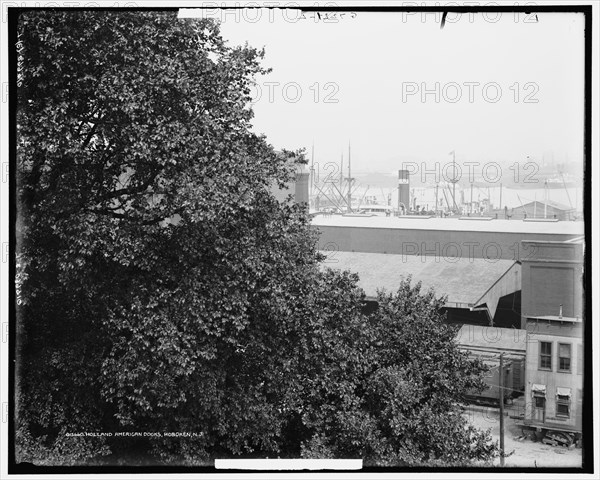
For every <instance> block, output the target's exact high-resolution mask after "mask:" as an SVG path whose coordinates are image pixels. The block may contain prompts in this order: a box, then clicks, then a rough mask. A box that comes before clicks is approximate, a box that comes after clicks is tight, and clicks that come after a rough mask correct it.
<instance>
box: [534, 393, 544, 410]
mask: <svg viewBox="0 0 600 480" xmlns="http://www.w3.org/2000/svg"><path fill="white" fill-rule="evenodd" d="M533 400H534V401H535V408H544V407H545V406H546V397H540V396H538V395H535V396H534V397H533Z"/></svg>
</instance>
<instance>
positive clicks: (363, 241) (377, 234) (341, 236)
mask: <svg viewBox="0 0 600 480" xmlns="http://www.w3.org/2000/svg"><path fill="white" fill-rule="evenodd" d="M415 221H420V220H415ZM318 229H319V230H320V231H321V236H320V239H319V249H321V250H331V249H336V250H340V251H345V252H371V253H394V254H400V255H402V254H404V255H427V256H437V257H440V258H444V257H448V258H456V257H458V258H488V259H491V260H494V259H498V258H499V259H503V260H522V259H523V258H524V257H528V256H530V255H531V252H530V251H529V250H527V248H528V245H522V244H521V241H522V240H523V238H524V237H525V238H527V239H528V240H537V241H565V240H569V239H571V238H574V237H575V236H576V235H575V234H562V233H554V234H549V233H528V234H523V233H519V232H465V231H448V230H422V229H399V228H372V227H342V226H323V225H320V226H319V227H318Z"/></svg>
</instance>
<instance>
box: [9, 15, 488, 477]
mask: <svg viewBox="0 0 600 480" xmlns="http://www.w3.org/2000/svg"><path fill="white" fill-rule="evenodd" d="M19 33H20V35H21V40H22V41H23V45H24V49H25V50H24V52H23V55H24V59H25V71H24V74H23V79H22V82H23V86H22V87H21V88H20V89H19V92H18V109H17V130H18V148H17V157H18V158H17V168H18V172H17V175H18V178H17V183H18V185H17V186H18V205H19V208H18V210H19V211H18V245H17V251H18V277H17V287H18V299H19V305H18V308H17V326H18V334H19V336H18V338H19V342H18V345H17V348H18V350H17V358H18V365H17V378H18V382H17V389H16V405H17V425H18V431H17V433H18V434H17V460H18V461H32V462H34V463H37V464H51V465H55V464H58V465H64V464H77V463H89V462H103V461H105V462H106V461H110V462H118V461H126V460H124V458H125V457H124V455H123V452H128V454H131V455H133V456H134V457H135V458H136V461H141V460H140V459H146V460H144V461H152V462H163V463H167V464H173V463H177V464H181V463H185V464H207V463H210V460H211V459H212V458H215V457H218V456H232V455H248V454H253V455H260V456H266V455H269V456H274V455H281V456H299V455H305V456H334V457H337V456H344V457H345V456H360V457H362V458H365V459H368V460H369V461H370V462H372V463H374V464H378V465H397V464H410V465H414V464H421V463H424V462H428V461H440V462H444V463H460V462H467V461H470V460H472V459H483V460H486V459H489V458H490V456H491V455H493V454H494V448H493V446H490V444H489V437H486V436H485V434H483V433H481V432H477V431H475V430H473V429H472V428H469V427H468V426H467V425H466V423H465V421H464V419H463V418H462V417H461V415H460V412H459V407H458V404H459V403H460V399H461V394H462V393H463V392H464V391H465V390H466V389H470V388H475V387H477V386H478V385H479V383H478V382H480V380H479V378H480V373H481V371H482V366H481V365H479V364H476V363H473V362H470V361H468V360H467V359H466V357H464V356H463V355H462V354H461V353H460V352H459V351H458V350H457V349H456V345H455V344H454V343H453V331H452V329H450V328H449V327H448V326H446V325H445V324H444V323H443V319H442V317H441V316H440V315H439V313H438V312H439V309H440V307H441V305H442V304H441V303H440V300H438V299H435V297H434V296H433V294H432V293H428V294H422V293H421V292H420V291H419V287H418V286H417V287H411V286H410V284H409V283H406V284H403V285H401V286H400V290H399V291H398V292H396V293H394V294H393V295H387V296H385V295H383V294H382V296H381V298H380V304H381V307H380V309H379V310H378V311H377V312H376V313H375V314H373V315H366V314H364V313H363V311H362V305H363V303H364V292H362V290H360V289H359V288H358V286H357V278H356V276H354V275H351V274H349V273H336V272H333V271H325V272H322V271H321V270H320V267H319V261H320V259H321V257H320V255H319V253H318V252H317V250H316V233H315V232H314V231H313V230H312V229H311V228H310V224H309V218H308V215H307V212H306V211H305V210H304V208H303V207H302V206H299V205H295V204H294V203H293V202H291V201H289V200H288V201H286V202H283V203H280V202H278V201H277V200H276V199H275V197H274V196H273V194H272V193H271V189H272V187H273V185H279V186H283V185H284V184H285V183H286V182H289V181H290V180H291V179H292V178H293V175H294V164H295V163H298V162H302V161H304V160H303V157H302V154H301V153H292V152H288V151H283V152H276V151H274V149H273V148H272V147H271V146H270V145H269V144H268V143H267V142H266V139H265V138H264V137H263V136H260V135H256V134H254V133H252V132H251V119H252V111H251V109H250V108H249V107H248V105H249V103H250V86H251V82H252V81H253V79H254V78H255V76H257V75H260V74H264V73H267V70H265V69H264V68H263V67H262V66H261V64H260V62H261V59H262V57H263V52H261V51H258V50H256V49H253V48H251V47H248V46H245V47H235V48H234V47H230V46H228V45H227V44H226V43H225V42H224V41H223V39H222V38H221V37H220V34H219V28H218V24H216V23H215V22H212V21H209V20H178V19H176V18H175V14H173V13H156V12H109V11H95V12H94V11H71V12H69V11H36V12H27V13H24V14H22V15H21V17H20V18H19ZM124 431H130V432H192V433H194V434H195V436H194V437H191V438H183V439H182V438H171V437H165V436H144V437H114V436H113V437H102V436H100V437H81V436H79V437H77V436H71V435H69V434H71V433H81V432H124ZM107 456H108V457H107ZM106 458H108V459H109V460H106ZM103 459H105V460H103Z"/></svg>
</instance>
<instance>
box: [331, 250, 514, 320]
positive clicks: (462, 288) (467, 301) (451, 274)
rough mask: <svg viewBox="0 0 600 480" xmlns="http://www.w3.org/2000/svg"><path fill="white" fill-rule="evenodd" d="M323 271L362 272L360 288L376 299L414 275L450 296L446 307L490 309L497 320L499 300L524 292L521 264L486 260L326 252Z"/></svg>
mask: <svg viewBox="0 0 600 480" xmlns="http://www.w3.org/2000/svg"><path fill="white" fill-rule="evenodd" d="M322 253H324V254H325V255H326V256H327V259H326V260H325V261H324V262H323V264H322V266H323V268H326V267H329V268H333V269H339V270H350V271H351V272H355V273H358V275H359V277H360V281H359V285H360V286H361V287H362V288H363V290H364V291H365V293H366V295H367V297H370V298H376V297H377V292H378V290H385V291H387V292H390V293H391V292H395V291H396V290H397V288H398V285H399V283H400V281H401V280H403V279H406V278H407V277H408V276H409V275H410V276H412V281H413V283H416V282H421V284H422V287H423V288H424V289H426V290H429V289H430V288H433V289H434V290H435V292H436V295H437V296H439V297H441V296H447V297H448V298H447V302H446V305H447V306H448V307H454V308H475V307H480V306H483V305H486V306H487V309H488V311H489V313H490V317H491V318H494V314H495V312H496V307H497V305H498V301H499V299H500V298H501V297H502V296H504V295H508V294H509V293H514V292H516V291H519V290H521V275H520V269H521V265H520V263H518V262H515V261H513V260H495V261H490V260H487V259H482V258H447V257H436V256H416V255H388V254H383V253H364V252H341V251H325V252H322Z"/></svg>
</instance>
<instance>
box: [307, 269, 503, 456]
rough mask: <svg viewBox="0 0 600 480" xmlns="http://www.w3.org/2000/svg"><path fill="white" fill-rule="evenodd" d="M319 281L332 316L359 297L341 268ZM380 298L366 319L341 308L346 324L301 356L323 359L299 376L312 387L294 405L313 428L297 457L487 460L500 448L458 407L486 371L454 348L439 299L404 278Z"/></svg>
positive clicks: (480, 383)
mask: <svg viewBox="0 0 600 480" xmlns="http://www.w3.org/2000/svg"><path fill="white" fill-rule="evenodd" d="M324 281H325V282H326V283H328V284H332V285H333V286H334V288H335V289H336V290H337V291H333V292H330V298H332V299H336V300H337V301H339V302H340V303H336V300H332V302H333V304H332V305H331V307H330V308H331V312H332V313H333V311H334V310H335V309H344V306H345V305H347V304H348V297H353V298H355V299H357V298H361V295H362V296H363V298H364V293H362V291H360V290H359V289H358V287H357V286H356V278H355V277H354V278H353V277H352V276H349V275H348V274H347V273H346V274H345V275H343V276H341V277H340V276H339V275H338V274H335V273H334V272H331V271H330V272H328V273H326V274H325V276H324ZM344 297H346V298H344ZM350 303H354V304H355V305H356V304H357V302H350ZM378 303H379V308H378V310H377V311H376V312H375V313H373V314H371V315H369V316H365V315H362V314H357V312H356V311H348V310H347V307H346V311H344V312H343V315H342V318H345V319H347V320H346V321H345V322H343V323H341V324H340V323H339V322H338V323H337V325H336V324H331V325H329V326H328V327H327V328H326V329H324V330H321V332H320V334H319V337H321V338H323V341H322V343H321V344H320V345H319V346H318V347H317V349H316V351H313V352H311V353H310V354H308V355H305V358H306V359H307V362H308V361H309V359H310V358H314V357H317V358H319V357H321V358H324V360H323V361H321V362H320V363H319V364H318V367H317V368H318V369H319V370H318V371H310V370H309V371H308V375H307V376H306V378H304V379H302V381H300V382H299V383H302V384H305V385H307V384H308V385H310V387H309V391H308V392H305V393H304V395H303V396H302V397H301V403H300V407H299V408H300V409H301V410H302V411H303V412H305V413H304V423H305V424H306V425H308V426H310V427H311V433H312V436H311V437H310V438H308V439H305V441H304V442H303V445H302V449H303V454H304V455H305V456H309V457H342V458H362V459H363V460H364V462H365V463H366V464H372V465H378V466H395V465H396V466H397V465H405V466H415V465H428V466H431V465H468V464H470V463H471V462H473V461H482V462H487V461H490V460H491V459H492V458H494V457H495V456H496V455H497V454H498V449H497V446H496V445H495V444H493V443H491V437H490V435H489V432H481V431H478V430H476V429H475V428H473V427H472V426H470V425H469V424H468V421H467V419H466V418H465V416H464V415H463V405H462V404H463V394H464V393H465V392H466V391H469V390H470V389H473V390H482V389H483V388H484V383H483V381H482V373H483V372H484V371H485V370H486V367H485V366H484V365H483V363H482V362H479V361H472V360H470V359H469V358H468V356H467V355H466V354H465V353H463V352H461V351H460V350H458V347H457V344H456V343H455V340H454V339H455V335H456V328H455V327H452V326H451V325H449V324H447V323H445V318H444V316H443V315H442V314H441V313H440V312H441V311H442V309H443V306H444V303H445V299H443V298H436V297H435V294H434V292H433V291H429V292H422V291H421V285H420V284H419V283H418V284H416V285H414V286H412V285H411V280H410V279H408V280H406V281H403V282H402V283H401V284H400V286H399V288H398V290H397V292H395V293H393V294H389V293H383V292H382V293H380V294H379V298H378ZM333 317H334V315H332V318H333ZM313 369H314V367H313ZM311 379H313V380H311Z"/></svg>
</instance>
